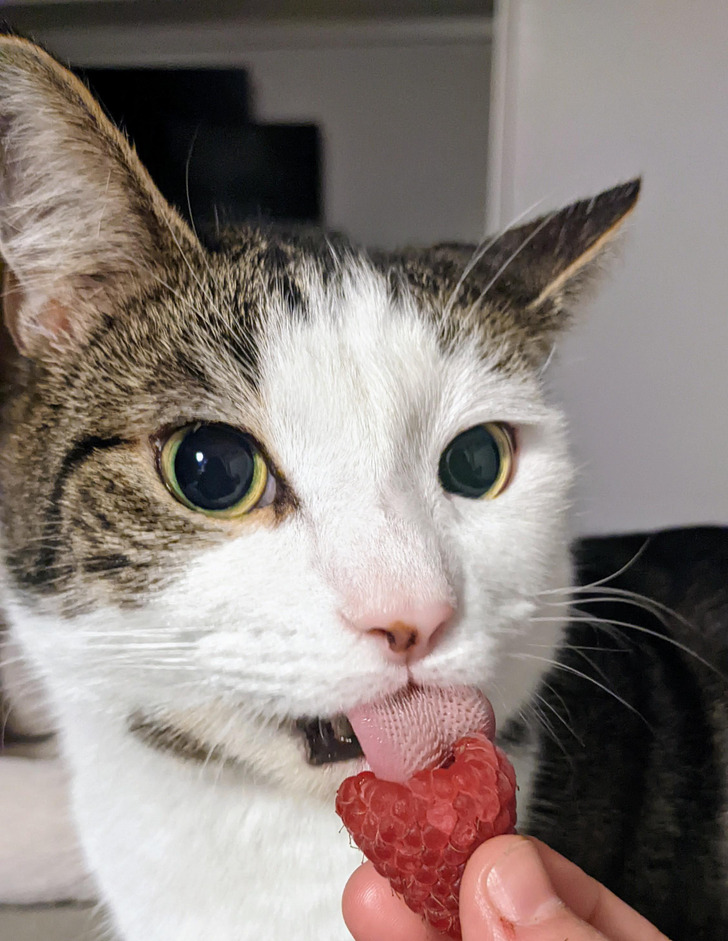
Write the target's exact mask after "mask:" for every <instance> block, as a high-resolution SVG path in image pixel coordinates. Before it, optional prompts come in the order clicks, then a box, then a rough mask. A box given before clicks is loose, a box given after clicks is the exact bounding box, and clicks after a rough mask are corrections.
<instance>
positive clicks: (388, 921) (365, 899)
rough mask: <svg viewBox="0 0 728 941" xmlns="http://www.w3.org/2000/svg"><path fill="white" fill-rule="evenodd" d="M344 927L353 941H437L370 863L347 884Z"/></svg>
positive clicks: (343, 905)
mask: <svg viewBox="0 0 728 941" xmlns="http://www.w3.org/2000/svg"><path fill="white" fill-rule="evenodd" d="M341 910H342V914H343V916H344V921H345V922H346V927H347V928H348V929H349V931H350V932H351V934H352V935H353V937H354V939H355V941H436V939H438V938H440V935H437V934H433V933H432V932H431V931H430V930H429V929H428V928H427V925H426V924H425V923H424V921H423V920H422V919H421V918H420V916H419V915H416V914H415V913H414V912H413V911H411V910H410V909H409V908H407V906H406V905H405V904H404V902H403V901H402V899H400V898H399V897H398V896H396V895H395V894H394V892H393V891H392V887H391V886H390V884H389V882H388V881H387V880H386V879H385V878H384V877H383V876H380V875H379V874H378V873H377V872H376V870H375V869H374V866H372V864H371V863H364V865H363V866H359V868H358V869H357V870H356V871H355V872H354V873H353V874H352V875H351V877H350V878H349V881H348V882H347V883H346V887H345V889H344V895H343V899H342V903H341Z"/></svg>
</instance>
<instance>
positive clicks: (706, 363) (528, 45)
mask: <svg viewBox="0 0 728 941" xmlns="http://www.w3.org/2000/svg"><path fill="white" fill-rule="evenodd" d="M496 41H497V43H498V44H499V45H498V48H497V50H496V62H497V65H496V74H495V76H494V82H495V86H496V102H495V107H496V113H495V114H494V115H493V120H494V125H493V126H494V131H495V133H494V138H493V154H492V156H493V160H492V164H491V178H490V192H491V193H492V196H493V199H492V202H491V209H492V213H491V223H492V225H493V226H494V227H498V226H500V225H502V224H505V223H507V222H509V221H510V220H511V219H513V218H514V217H515V215H516V214H517V213H519V212H521V211H523V210H524V209H526V208H527V207H529V206H531V205H532V204H533V203H534V202H536V201H541V206H542V209H543V210H545V209H547V208H550V207H552V206H556V205H558V204H559V203H560V202H562V201H563V202H566V201H569V200H571V199H573V198H575V197H578V196H583V195H588V194H591V193H595V192H598V191H599V190H601V189H604V188H606V187H608V186H609V185H611V184H613V183H616V182H617V181H620V180H625V179H628V178H630V177H632V176H634V175H636V174H638V173H641V174H643V176H644V191H643V196H642V199H641V203H640V205H639V207H638V210H637V212H636V214H635V216H634V217H633V222H632V223H631V224H630V226H629V233H628V238H627V239H626V241H625V244H624V247H623V252H622V259H621V260H620V261H619V262H618V263H617V264H616V265H614V266H613V271H612V273H611V277H610V278H608V279H607V280H606V282H605V284H604V287H603V290H602V291H601V293H600V295H599V297H598V299H597V300H596V302H594V303H591V304H590V305H589V307H588V309H587V310H585V311H584V320H583V324H582V325H581V326H580V327H579V329H578V330H577V331H576V332H575V333H574V335H573V336H572V337H571V338H570V339H569V340H568V341H567V342H565V343H564V344H563V346H562V348H561V350H560V360H559V362H557V364H556V365H555V367H554V369H553V385H554V387H555V389H556V391H557V393H558V395H559V396H560V397H561V398H562V399H563V400H564V401H565V402H566V404H567V407H568V411H569V412H570V414H571V420H572V438H573V442H574V446H575V451H576V455H577V458H578V460H579V462H580V465H581V468H582V475H581V483H580V487H579V491H578V511H579V515H578V518H577V526H578V528H579V529H580V530H581V531H582V532H586V531H590V532H597V531H602V532H606V531H618V530H634V529H638V528H642V527H657V526H666V525H673V524H683V523H692V522H728V421H727V420H726V412H727V410H728V162H727V160H726V156H727V155H728V4H727V3H725V0H700V3H687V2H685V0H631V2H630V3H625V2H624V0H599V2H588V0H505V2H503V3H502V4H501V19H500V20H499V22H498V25H497V31H496Z"/></svg>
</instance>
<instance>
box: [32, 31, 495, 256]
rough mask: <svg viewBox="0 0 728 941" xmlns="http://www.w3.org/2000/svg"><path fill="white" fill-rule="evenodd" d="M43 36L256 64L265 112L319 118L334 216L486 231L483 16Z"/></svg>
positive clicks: (385, 229) (405, 228)
mask: <svg viewBox="0 0 728 941" xmlns="http://www.w3.org/2000/svg"><path fill="white" fill-rule="evenodd" d="M39 38H41V39H42V40H43V41H44V42H45V43H46V44H47V45H48V46H49V48H50V49H52V50H53V51H54V52H55V53H56V54H58V55H60V56H64V57H67V58H68V59H70V60H72V61H73V62H74V63H76V64H79V65H89V66H91V65H112V66H113V65H116V66H134V65H175V64H176V65H188V66H191V65H197V66H216V65H217V66H242V67H245V68H248V69H249V70H250V76H251V79H252V84H253V89H254V107H255V115H256V117H257V118H258V119H260V120H263V121H316V122H318V123H320V125H321V127H322V129H323V135H324V146H325V159H326V168H325V179H324V202H325V211H326V221H327V223H328V225H330V226H333V227H334V228H341V229H342V230H344V231H346V232H348V233H349V234H350V235H352V236H353V237H354V238H356V239H359V240H361V241H363V242H365V243H367V244H373V245H378V246H380V247H392V246H395V245H402V244H406V243H415V242H419V243H425V242H431V241H435V240H438V239H440V240H441V239H463V240H476V241H477V240H478V239H480V238H482V236H483V234H484V225H485V190H486V165H487V159H488V158H487V154H488V104H489V95H490V50H491V23H490V21H489V20H488V19H487V18H486V17H458V18H453V19H448V18H446V17H440V18H438V19H430V20H417V19H414V20H400V21H398V20H396V19H388V20H383V21H362V22H351V23H345V22H340V23H334V24H330V23H329V24H318V25H317V24H309V25H294V24H289V25H282V26H278V25H271V24H261V23H250V22H246V21H242V20H240V21H230V22H226V23H214V22H213V23H208V24H203V25H199V24H194V25H190V24H184V23H180V24H177V25H175V26H170V25H167V26H160V25H146V26H141V27H130V26H113V25H112V26H106V27H88V28H85V29H84V28H79V27H74V28H72V29H66V28H64V27H63V25H62V24H59V26H58V28H57V29H52V30H49V29H46V30H44V32H43V34H42V35H41V36H40V37H39Z"/></svg>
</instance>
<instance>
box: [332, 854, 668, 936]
mask: <svg viewBox="0 0 728 941" xmlns="http://www.w3.org/2000/svg"><path fill="white" fill-rule="evenodd" d="M342 907H343V913H344V919H345V921H346V924H347V926H348V928H349V930H350V931H351V933H352V935H353V936H354V939H355V941H445V938H444V936H443V935H441V934H440V933H439V932H437V931H434V930H433V929H432V928H430V927H429V926H427V925H425V923H424V922H423V921H422V919H421V918H420V917H419V916H418V915H415V913H414V912H412V911H410V909H409V908H407V906H406V905H405V904H404V902H402V901H401V899H399V898H398V897H397V896H395V895H394V894H393V892H392V890H391V888H390V886H389V883H388V882H387V880H386V879H384V878H383V877H382V876H379V875H378V874H377V873H376V872H375V871H374V867H373V866H372V865H371V863H365V864H364V865H363V866H360V867H359V869H357V871H356V872H355V873H354V874H353V875H352V877H351V879H350V880H349V882H348V883H347V886H346V889H345V891H344V898H343V904H342ZM460 920H461V923H462V932H463V941H564V938H568V939H569V941H668V939H667V938H666V937H665V935H663V934H662V933H661V932H659V931H658V930H657V928H655V927H654V925H652V924H650V923H649V922H648V921H646V920H645V919H644V918H643V917H642V916H641V915H640V914H638V913H637V912H636V911H635V910H634V909H632V908H630V907H629V905H627V904H626V903H625V902H623V901H622V900H621V899H619V898H617V896H616V895H614V894H613V893H612V892H610V891H609V890H608V889H606V888H605V887H604V886H603V885H601V883H599V882H597V881H596V880H595V879H592V878H591V876H588V875H587V874H586V873H585V872H584V871H583V870H581V869H579V867H578V866H575V865H574V863H572V862H569V860H567V859H565V858H564V857H563V856H561V855H560V854H559V853H557V852H555V850H552V849H551V848H550V847H548V846H546V845H545V844H543V843H540V842H539V841H537V840H533V839H527V838H526V837H522V836H499V837H495V838H494V839H492V840H488V841H487V842H486V843H484V844H483V845H482V846H480V847H479V848H478V849H477V850H476V851H475V853H474V854H473V856H472V857H471V859H470V860H469V862H468V864H467V866H466V867H465V872H464V874H463V881H462V886H461V890H460Z"/></svg>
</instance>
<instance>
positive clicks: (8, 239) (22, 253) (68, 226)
mask: <svg viewBox="0 0 728 941" xmlns="http://www.w3.org/2000/svg"><path fill="white" fill-rule="evenodd" d="M165 251H166V252H173V253H180V252H181V253H185V254H187V253H195V252H198V251H199V245H198V243H197V240H196V239H195V238H194V236H193V234H192V233H191V232H190V230H189V228H188V227H187V225H186V224H185V223H184V222H183V221H182V220H181V218H180V217H179V216H178V215H177V213H176V212H175V211H174V210H173V209H172V208H171V207H170V206H169V205H168V204H167V203H166V202H165V200H164V199H163V197H162V196H161V195H160V193H159V191H158V190H157V188H156V187H155V186H154V184H153V183H152V181H151V179H150V178H149V175H148V174H147V172H146V170H145V169H144V168H143V167H142V165H141V164H140V162H139V160H138V158H137V156H136V154H135V152H134V151H133V149H132V147H131V146H130V145H129V143H128V141H127V140H126V138H125V137H124V135H123V134H121V133H120V131H118V130H117V129H116V128H115V127H114V126H113V125H112V123H111V122H110V121H109V120H108V119H107V118H106V116H105V115H104V114H103V112H102V111H101V108H100V107H99V105H98V104H97V103H96V102H95V100H94V99H93V97H92V95H91V94H90V93H89V91H88V89H87V88H86V87H85V86H84V85H83V84H82V83H81V82H80V81H79V80H78V79H77V78H76V77H75V76H74V75H72V74H71V73H70V72H69V71H68V70H66V69H64V68H63V67H62V66H61V65H59V64H58V63H57V62H56V61H55V60H54V59H52V58H51V56H49V55H48V54H47V53H45V52H44V51H43V50H41V49H40V48H38V47H37V46H35V45H33V44H32V43H30V42H28V41H26V40H24V39H20V38H17V37H13V36H0V256H2V258H3V260H4V263H5V264H4V270H5V274H4V279H3V309H4V318H5V326H6V329H7V331H8V333H9V334H10V336H11V337H12V338H13V341H14V344H15V346H16V347H17V348H18V350H19V351H20V352H21V353H22V354H23V355H25V356H29V357H35V356H37V355H42V354H43V352H44V351H46V350H48V348H49V347H59V346H60V347H63V346H64V345H67V344H75V343H77V342H79V341H81V340H82V338H83V336H84V335H86V334H87V333H88V332H90V331H91V330H92V329H93V327H94V325H95V324H96V323H97V322H98V321H99V319H100V318H102V317H104V316H113V315H114V312H115V310H116V309H118V306H119V303H120V299H122V298H123V297H124V296H126V295H127V294H128V293H129V292H130V291H133V290H134V289H135V287H138V286H140V285H141V284H143V283H145V282H146V281H147V280H148V279H153V278H154V277H155V276H157V277H158V275H157V274H156V272H155V268H156V266H157V265H158V264H159V261H158V259H159V258H161V257H163V256H164V253H165Z"/></svg>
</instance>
